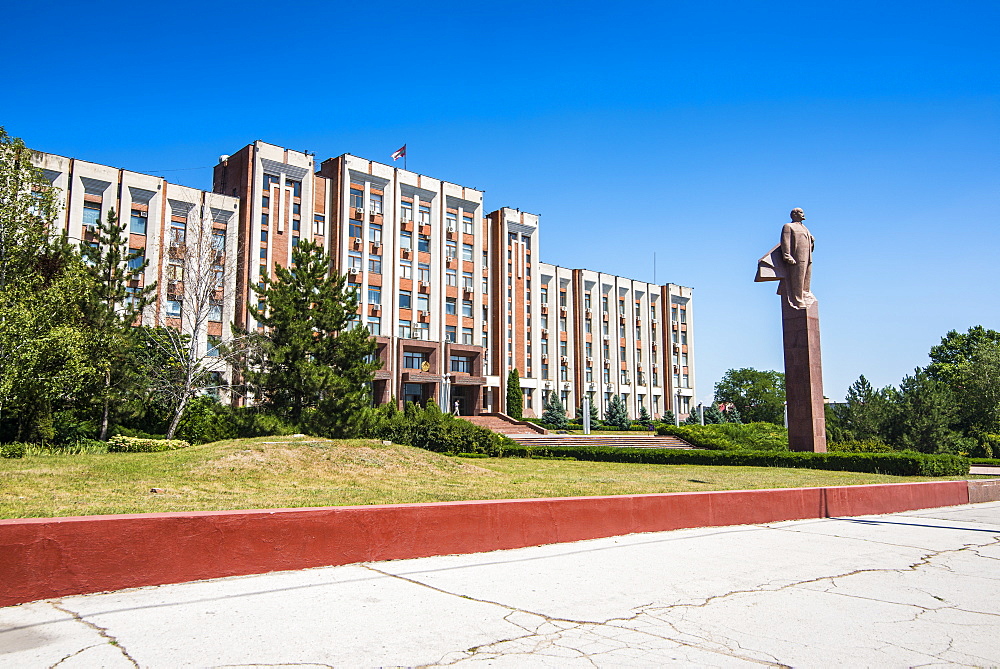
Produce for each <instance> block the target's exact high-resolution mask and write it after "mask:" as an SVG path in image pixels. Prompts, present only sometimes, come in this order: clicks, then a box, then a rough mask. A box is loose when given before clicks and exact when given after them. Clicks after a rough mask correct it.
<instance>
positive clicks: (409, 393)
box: [403, 383, 424, 406]
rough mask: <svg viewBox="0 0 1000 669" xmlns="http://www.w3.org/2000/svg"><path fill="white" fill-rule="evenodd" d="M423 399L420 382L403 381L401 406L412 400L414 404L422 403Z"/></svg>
mask: <svg viewBox="0 0 1000 669" xmlns="http://www.w3.org/2000/svg"><path fill="white" fill-rule="evenodd" d="M423 401H424V386H423V384H421V383H404V384H403V406H406V404H407V403H408V402H413V403H415V404H421V405H422V404H423Z"/></svg>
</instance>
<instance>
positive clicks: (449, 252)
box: [444, 240, 458, 258]
mask: <svg viewBox="0 0 1000 669" xmlns="http://www.w3.org/2000/svg"><path fill="white" fill-rule="evenodd" d="M444 255H445V257H446V258H457V257H458V244H457V243H455V242H453V241H451V240H449V241H447V242H445V243H444Z"/></svg>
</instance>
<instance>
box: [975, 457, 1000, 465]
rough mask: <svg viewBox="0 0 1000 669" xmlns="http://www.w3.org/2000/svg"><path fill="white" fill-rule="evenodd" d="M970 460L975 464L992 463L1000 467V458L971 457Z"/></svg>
mask: <svg viewBox="0 0 1000 669" xmlns="http://www.w3.org/2000/svg"><path fill="white" fill-rule="evenodd" d="M969 462H971V463H972V464H974V465H992V466H994V467H1000V458H969Z"/></svg>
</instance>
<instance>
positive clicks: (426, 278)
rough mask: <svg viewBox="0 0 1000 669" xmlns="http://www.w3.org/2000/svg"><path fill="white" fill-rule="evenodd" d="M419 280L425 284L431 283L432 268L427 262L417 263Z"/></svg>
mask: <svg viewBox="0 0 1000 669" xmlns="http://www.w3.org/2000/svg"><path fill="white" fill-rule="evenodd" d="M417 280H418V281H423V282H424V283H430V282H431V266H430V265H428V264H427V263H425V262H422V263H417Z"/></svg>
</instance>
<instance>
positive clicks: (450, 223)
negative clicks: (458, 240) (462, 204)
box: [444, 211, 458, 230]
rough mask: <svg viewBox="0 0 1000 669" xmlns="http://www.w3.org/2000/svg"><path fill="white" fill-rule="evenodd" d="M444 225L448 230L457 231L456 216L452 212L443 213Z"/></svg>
mask: <svg viewBox="0 0 1000 669" xmlns="http://www.w3.org/2000/svg"><path fill="white" fill-rule="evenodd" d="M444 224H445V225H446V226H447V227H448V229H449V230H458V214H456V213H455V212H453V211H449V212H445V215H444Z"/></svg>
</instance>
